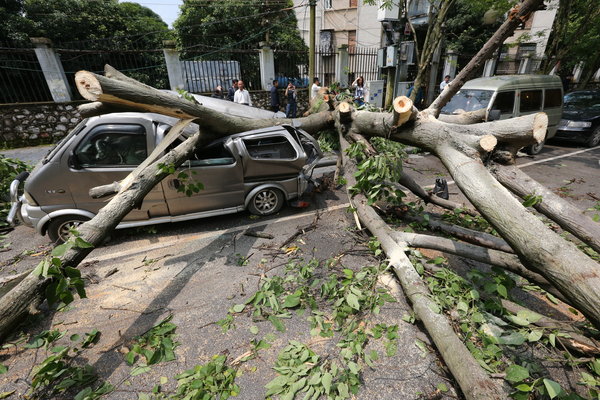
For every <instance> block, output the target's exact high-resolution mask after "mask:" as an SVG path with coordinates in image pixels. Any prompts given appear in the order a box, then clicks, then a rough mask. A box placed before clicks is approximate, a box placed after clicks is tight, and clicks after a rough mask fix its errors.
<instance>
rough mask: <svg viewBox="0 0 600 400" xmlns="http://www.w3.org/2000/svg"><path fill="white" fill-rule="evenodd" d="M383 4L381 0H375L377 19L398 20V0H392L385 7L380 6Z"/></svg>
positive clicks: (380, 20)
mask: <svg viewBox="0 0 600 400" xmlns="http://www.w3.org/2000/svg"><path fill="white" fill-rule="evenodd" d="M383 4H384V1H383V0H377V21H378V22H383V21H398V17H399V14H400V0H392V1H391V2H389V3H388V4H387V6H386V7H382V6H383Z"/></svg>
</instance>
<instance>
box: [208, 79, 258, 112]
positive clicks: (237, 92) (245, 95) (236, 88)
mask: <svg viewBox="0 0 600 400" xmlns="http://www.w3.org/2000/svg"><path fill="white" fill-rule="evenodd" d="M210 97H213V98H215V99H224V98H226V99H227V100H229V101H233V102H234V103H239V104H244V105H246V106H251V105H252V99H251V98H250V92H248V90H246V88H245V86H244V81H243V80H241V79H240V80H238V79H233V80H232V81H231V87H230V88H229V89H227V95H225V93H224V91H223V86H221V85H218V86H217V87H216V88H215V91H214V92H213V94H212V95H211V96H210Z"/></svg>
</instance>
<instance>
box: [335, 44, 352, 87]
mask: <svg viewBox="0 0 600 400" xmlns="http://www.w3.org/2000/svg"><path fill="white" fill-rule="evenodd" d="M335 61H336V63H335V80H336V81H338V82H339V83H340V87H343V88H346V87H348V66H349V65H350V64H349V56H348V45H347V44H343V45H341V46H340V47H339V48H338V56H337V59H336V60H335Z"/></svg>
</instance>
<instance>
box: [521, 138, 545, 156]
mask: <svg viewBox="0 0 600 400" xmlns="http://www.w3.org/2000/svg"><path fill="white" fill-rule="evenodd" d="M544 143H546V141H545V140H542V141H541V142H540V143H536V144H532V145H529V146H527V147H525V153H527V154H529V155H530V156H534V155H536V154H540V151H542V148H543V147H544Z"/></svg>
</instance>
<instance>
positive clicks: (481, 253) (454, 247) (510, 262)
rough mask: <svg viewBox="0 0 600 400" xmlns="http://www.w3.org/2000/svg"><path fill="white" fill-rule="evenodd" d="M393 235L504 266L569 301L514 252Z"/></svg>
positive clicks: (406, 234) (410, 243) (411, 243)
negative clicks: (526, 265) (522, 261)
mask: <svg viewBox="0 0 600 400" xmlns="http://www.w3.org/2000/svg"><path fill="white" fill-rule="evenodd" d="M391 236H392V237H393V238H394V240H396V241H397V242H398V243H405V244H407V245H408V246H411V247H420V248H424V249H431V250H438V251H442V252H444V253H449V254H454V255H457V256H461V257H465V258H470V259H472V260H475V261H479V262H482V263H485V264H488V265H492V266H495V267H499V268H502V269H504V270H506V271H510V272H512V273H515V274H517V275H519V276H522V277H523V278H525V279H527V280H528V281H529V282H531V283H534V284H536V285H538V286H539V287H541V288H542V289H544V290H545V291H547V292H549V293H550V294H552V295H554V296H555V297H557V298H559V299H561V300H562V301H564V302H567V300H566V299H565V297H564V296H563V295H562V293H560V292H559V291H558V290H556V288H555V287H554V286H552V285H551V284H550V283H549V282H548V281H547V280H546V279H545V278H544V277H543V276H541V275H540V274H536V273H535V272H532V271H529V270H528V269H527V268H525V267H523V265H522V264H521V262H520V261H519V258H518V257H517V256H516V255H514V254H508V253H504V252H502V251H498V250H490V249H486V248H484V247H480V246H475V245H472V244H468V243H461V242H457V241H456V240H452V239H445V238H440V237H436V236H429V235H423V234H419V233H411V232H398V231H394V232H393V233H392V234H391Z"/></svg>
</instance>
